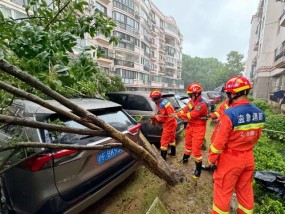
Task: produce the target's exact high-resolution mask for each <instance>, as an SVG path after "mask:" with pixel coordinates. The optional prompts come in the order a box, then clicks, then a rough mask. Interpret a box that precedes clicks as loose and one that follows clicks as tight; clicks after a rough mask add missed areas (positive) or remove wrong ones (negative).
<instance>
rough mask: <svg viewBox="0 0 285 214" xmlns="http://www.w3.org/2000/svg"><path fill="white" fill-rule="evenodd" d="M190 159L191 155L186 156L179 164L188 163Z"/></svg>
mask: <svg viewBox="0 0 285 214" xmlns="http://www.w3.org/2000/svg"><path fill="white" fill-rule="evenodd" d="M189 158H190V155H185V154H184V155H183V158H182V160H181V161H179V163H187V162H188V159H189Z"/></svg>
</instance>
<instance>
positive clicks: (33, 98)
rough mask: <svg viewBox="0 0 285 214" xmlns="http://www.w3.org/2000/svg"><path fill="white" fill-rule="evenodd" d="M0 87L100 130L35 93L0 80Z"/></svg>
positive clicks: (98, 128) (97, 128)
mask: <svg viewBox="0 0 285 214" xmlns="http://www.w3.org/2000/svg"><path fill="white" fill-rule="evenodd" d="M0 88H1V89H3V90H5V91H7V92H9V93H11V94H14V95H17V96H19V97H23V98H26V99H28V100H30V101H32V102H34V103H37V104H39V105H41V106H43V107H46V108H48V109H50V110H52V111H54V112H57V113H59V114H61V115H63V116H65V117H67V118H70V119H72V120H74V121H76V122H78V123H80V124H82V125H84V126H86V127H88V128H90V129H95V130H102V129H101V128H100V127H98V126H95V125H94V124H91V123H88V122H86V121H84V120H83V119H82V118H80V117H78V116H77V115H75V114H73V113H71V112H68V111H64V110H63V109H61V108H58V107H56V106H54V105H51V104H49V103H48V102H46V101H45V100H43V99H41V98H39V97H38V96H36V95H33V94H30V93H27V92H25V91H23V90H21V89H18V88H16V87H13V86H11V85H9V84H6V83H4V82H2V81H0Z"/></svg>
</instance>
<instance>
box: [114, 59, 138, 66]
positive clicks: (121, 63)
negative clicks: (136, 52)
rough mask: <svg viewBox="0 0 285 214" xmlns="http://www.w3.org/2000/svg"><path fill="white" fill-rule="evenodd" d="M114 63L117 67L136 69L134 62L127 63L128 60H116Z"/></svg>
mask: <svg viewBox="0 0 285 214" xmlns="http://www.w3.org/2000/svg"><path fill="white" fill-rule="evenodd" d="M114 63H115V65H121V66H126V67H129V68H134V67H135V64H134V62H131V61H127V60H122V59H115V61H114Z"/></svg>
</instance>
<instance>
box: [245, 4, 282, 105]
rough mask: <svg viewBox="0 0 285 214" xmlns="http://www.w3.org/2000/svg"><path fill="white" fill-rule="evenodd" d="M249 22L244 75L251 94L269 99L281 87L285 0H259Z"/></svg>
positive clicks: (280, 89)
mask: <svg viewBox="0 0 285 214" xmlns="http://www.w3.org/2000/svg"><path fill="white" fill-rule="evenodd" d="M251 24H252V28H251V36H250V41H249V50H248V59H247V63H246V72H245V75H246V77H248V78H250V79H251V81H252V82H253V86H254V87H253V96H254V97H255V98H262V99H266V100H269V99H270V98H271V96H272V94H275V93H276V92H279V91H281V92H282V90H285V1H284V0H260V2H259V5H258V8H257V12H256V14H254V15H253V17H252V21H251Z"/></svg>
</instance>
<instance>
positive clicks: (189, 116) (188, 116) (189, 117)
mask: <svg viewBox="0 0 285 214" xmlns="http://www.w3.org/2000/svg"><path fill="white" fill-rule="evenodd" d="M186 116H187V118H188V119H189V120H191V114H190V112H188V113H187V114H186Z"/></svg>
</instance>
